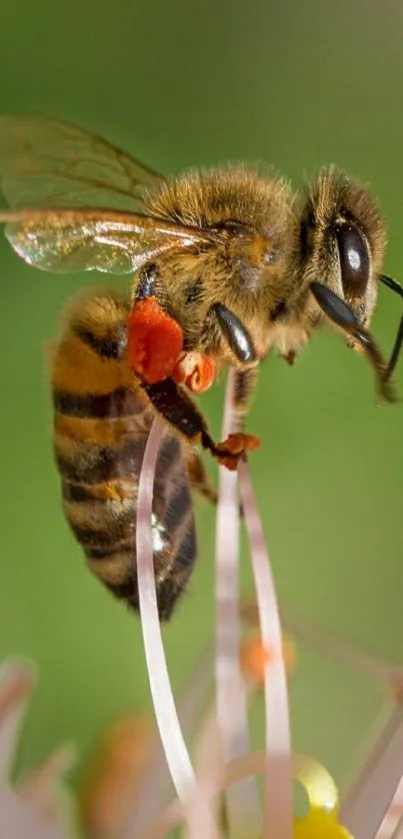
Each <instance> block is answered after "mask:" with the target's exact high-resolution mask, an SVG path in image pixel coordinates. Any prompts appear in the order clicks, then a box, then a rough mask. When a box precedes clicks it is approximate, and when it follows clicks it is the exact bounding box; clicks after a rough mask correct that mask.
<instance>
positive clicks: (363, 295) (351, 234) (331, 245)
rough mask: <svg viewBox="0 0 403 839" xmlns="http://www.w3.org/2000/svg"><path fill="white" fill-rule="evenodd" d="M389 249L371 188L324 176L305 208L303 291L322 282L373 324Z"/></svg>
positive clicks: (333, 174)
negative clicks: (381, 274) (311, 284)
mask: <svg viewBox="0 0 403 839" xmlns="http://www.w3.org/2000/svg"><path fill="white" fill-rule="evenodd" d="M385 246H386V234H385V226H384V222H383V219H382V218H381V216H380V213H379V211H378V208H377V206H376V204H375V201H374V199H373V197H372V195H371V193H370V192H369V190H368V189H367V188H366V187H363V186H361V185H359V184H357V183H356V182H354V181H352V180H350V179H349V178H348V177H347V176H346V175H344V174H342V173H341V172H339V171H337V170H336V169H334V168H330V169H326V170H324V171H322V172H321V173H320V175H319V177H318V178H317V180H316V182H315V183H314V184H313V186H312V188H311V190H310V194H309V196H308V199H307V200H306V203H305V205H304V206H303V209H302V215H301V220H300V226H299V242H298V249H299V254H300V266H301V271H302V281H303V286H304V287H306V286H307V285H309V284H310V283H311V282H318V283H321V284H322V285H324V286H326V287H327V288H329V289H330V290H331V291H332V292H333V293H334V294H336V295H337V296H338V297H340V298H341V299H342V300H344V301H345V303H347V305H348V306H349V307H350V309H351V310H352V311H353V312H354V314H355V316H356V318H357V320H358V321H359V323H360V325H361V326H362V327H364V328H365V327H367V326H369V324H370V321H371V316H372V313H373V310H374V308H375V304H376V299H377V288H378V279H379V275H380V273H381V269H382V262H383V257H384V252H385Z"/></svg>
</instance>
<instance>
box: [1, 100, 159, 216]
mask: <svg viewBox="0 0 403 839" xmlns="http://www.w3.org/2000/svg"><path fill="white" fill-rule="evenodd" d="M160 180H161V176H160V175H158V174H157V173H156V172H153V171H152V170H151V169H148V168H147V167H146V166H143V165H142V164H141V163H139V162H138V161H137V160H134V159H133V158H132V157H130V156H129V155H128V154H126V153H125V152H123V151H121V150H120V149H119V148H116V147H114V146H112V145H110V144H109V143H107V142H106V141H105V140H103V139H102V138H100V137H97V136H95V135H93V134H91V133H89V132H88V131H84V130H83V129H81V128H77V127H76V126H75V125H71V124H70V123H66V122H61V121H59V120H55V119H52V118H51V117H44V116H37V115H29V114H28V115H23V114H21V115H20V114H10V115H3V116H0V189H1V192H2V193H3V195H4V197H5V198H6V200H7V202H8V203H9V204H10V206H11V207H14V208H17V209H18V208H23V207H24V208H25V207H46V206H48V207H49V206H50V207H57V206H59V207H91V206H92V207H104V208H110V209H116V210H128V211H133V212H136V211H141V210H142V209H143V204H142V195H143V193H144V190H145V189H147V188H149V187H152V186H155V185H157V184H158V183H159V181H160Z"/></svg>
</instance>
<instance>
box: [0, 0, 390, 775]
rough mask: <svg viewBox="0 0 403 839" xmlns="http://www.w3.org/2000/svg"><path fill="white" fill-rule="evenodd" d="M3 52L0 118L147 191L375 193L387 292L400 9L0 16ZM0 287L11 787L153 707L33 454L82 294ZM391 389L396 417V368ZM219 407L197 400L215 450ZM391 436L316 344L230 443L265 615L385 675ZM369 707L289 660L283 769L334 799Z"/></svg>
mask: <svg viewBox="0 0 403 839" xmlns="http://www.w3.org/2000/svg"><path fill="white" fill-rule="evenodd" d="M1 32H2V38H1V51H0V109H1V111H39V112H43V113H48V114H53V115H56V116H59V117H61V118H65V119H69V120H72V121H74V122H76V123H78V124H81V125H83V126H85V127H87V128H89V129H91V130H94V131H96V132H98V133H100V134H103V135H104V136H105V137H107V138H109V139H110V140H112V141H114V142H117V143H118V144H120V145H121V146H123V147H126V148H127V149H128V150H130V151H132V152H133V154H134V155H135V156H136V157H139V158H140V159H143V160H145V161H146V162H148V163H149V164H150V165H151V166H153V167H154V168H156V169H159V170H161V171H162V172H164V173H176V172H178V171H180V170H181V169H182V168H184V167H187V166H189V165H210V164H214V163H217V162H219V161H224V160H233V159H240V158H241V159H246V160H250V161H255V160H265V161H268V162H270V163H272V164H273V165H274V166H275V168H276V169H279V170H281V171H282V172H283V173H284V174H285V175H286V176H288V177H290V178H292V180H293V182H294V184H295V187H296V188H298V187H299V186H300V185H301V184H302V183H303V179H304V177H305V176H306V175H309V174H312V172H314V170H315V169H316V168H317V167H319V166H320V165H322V164H323V163H325V162H332V161H334V162H337V163H338V165H339V166H341V167H344V168H345V169H347V171H349V172H350V173H352V174H357V175H359V177H360V178H361V179H363V180H366V181H369V182H370V183H371V184H372V185H373V189H374V191H375V193H376V194H377V195H378V197H379V199H380V202H381V206H382V209H383V212H384V213H385V215H386V217H387V218H388V225H389V232H390V237H389V238H390V246H389V251H388V257H387V265H386V270H387V271H388V272H389V273H390V274H391V275H392V276H395V277H396V279H399V278H400V279H402V278H403V238H402V236H401V206H402V179H403V173H402V140H403V51H402V49H401V44H402V33H403V12H402V7H401V3H400V2H398V0H393V2H392V0H385V2H383V3H371V4H369V3H368V2H366V0H353V2H347V0H341V2H339V3H337V4H335V3H330V2H329V0H328V2H322V0H307V2H305V3H303V4H301V3H298V2H297V0H286V2H283V3H274V2H270V0H265V2H262V0H251V2H250V3H248V4H246V3H243V2H241V0H231V2H229V0H222V2H221V3H216V2H212V0H206V2H204V3H202V2H193V3H192V2H184V0H171V2H170V3H165V4H164V3H159V2H157V0H149V2H147V3H140V2H138V0H137V2H136V1H135V0H116V1H115V2H114V3H109V2H105V0H98V2H97V3H95V2H94V0H87V2H86V3H82V0H70V2H69V3H64V4H63V3H62V4H59V3H54V2H51V0H36V2H35V3H32V2H30V0H2V15H1ZM0 264H1V283H0V306H1V313H2V331H1V348H2V349H1V357H0V368H1V381H2V394H3V399H2V410H1V414H0V424H1V439H2V448H1V451H2V482H1V485H0V494H1V511H2V512H1V565H0V658H1V657H3V656H4V655H6V654H9V653H23V654H25V655H29V656H32V657H33V658H34V659H35V661H36V662H37V663H38V665H39V668H40V673H41V681H40V690H39V693H38V696H37V698H36V701H35V703H34V708H33V711H32V713H31V716H30V720H29V724H28V727H27V731H26V737H25V742H24V746H23V749H22V753H21V758H20V767H21V770H22V769H26V768H29V767H30V766H32V765H33V764H34V763H35V762H36V760H37V759H38V757H40V756H42V755H43V754H45V753H46V752H47V751H49V750H50V748H51V747H52V746H53V745H55V744H56V743H57V742H59V741H60V740H63V739H68V740H74V741H76V742H77V743H78V744H79V747H80V749H81V750H82V753H83V755H84V757H85V756H86V754H87V753H88V749H89V748H90V747H91V745H92V743H93V741H94V738H95V737H96V736H97V734H98V732H99V730H100V728H101V727H102V726H103V725H105V723H106V722H107V721H109V720H110V718H111V717H112V716H113V715H115V714H117V713H118V712H120V711H122V712H123V711H125V710H127V709H128V708H130V707H131V706H132V704H133V703H136V704H137V705H138V706H145V705H146V704H147V703H148V701H149V699H148V683H147V676H146V672H145V668H144V660H143V654H142V646H141V635H140V627H139V623H138V621H137V620H136V618H134V617H132V616H130V615H129V614H127V613H126V611H125V609H124V608H122V607H121V605H120V604H118V603H116V602H114V600H113V599H112V598H111V597H110V596H108V594H107V593H106V592H105V591H104V590H103V588H102V587H101V586H100V585H99V584H98V583H97V582H96V581H95V580H94V579H93V578H92V577H91V575H90V574H89V573H88V572H87V570H86V569H85V565H84V562H83V559H82V556H81V552H80V550H79V548H78V547H77V546H76V544H75V542H74V540H73V538H72V536H71V535H70V533H69V531H68V529H67V525H66V524H65V522H64V519H63V516H62V513H61V510H60V506H59V498H58V496H59V489H58V478H57V474H56V471H55V468H54V465H53V460H52V451H51V445H50V429H51V415H50V409H49V397H48V388H47V381H46V376H45V374H44V360H43V359H44V348H45V345H46V342H47V341H48V340H49V338H51V336H52V335H53V334H55V330H56V324H57V321H58V317H59V312H60V310H61V308H62V307H63V304H64V301H65V300H66V298H68V297H69V296H71V295H72V294H73V293H74V292H75V290H76V289H78V288H80V287H81V286H82V285H83V284H88V283H89V282H91V283H98V282H99V278H97V277H95V276H93V275H92V276H89V277H87V276H82V277H78V278H77V277H74V278H70V277H59V278H54V277H52V276H50V275H45V274H41V273H40V272H35V271H34V270H33V269H30V268H29V267H27V266H25V265H23V264H22V263H21V262H20V261H19V260H18V259H17V257H16V256H15V255H14V254H13V253H12V252H11V250H10V249H9V247H8V246H7V244H6V242H4V241H3V240H1V241H0ZM380 298H381V299H380V304H379V307H378V310H377V313H376V316H375V319H374V331H375V333H376V335H377V336H378V337H379V340H380V342H381V344H382V345H383V346H384V347H385V348H389V347H390V346H391V345H392V342H393V339H394V336H395V330H396V328H397V324H398V320H399V317H400V314H401V311H400V305H399V301H398V300H396V299H392V297H391V296H390V295H388V292H387V291H382V292H381V295H380ZM397 381H398V386H399V390H400V393H401V394H403V366H402V365H401V366H400V369H399V370H398V373H397ZM222 395H223V394H222V388H221V387H217V388H216V389H215V390H214V392H211V393H209V394H207V395H206V396H205V397H204V398H203V405H204V406H205V409H206V412H207V414H208V416H209V418H210V420H211V425H212V428H213V430H214V432H215V433H216V434H219V427H220V416H221V406H222ZM402 419H403V414H402V407H401V406H400V405H398V406H397V407H394V408H392V409H381V408H376V407H375V394H374V384H373V380H372V374H371V371H370V370H369V369H368V368H367V366H366V365H365V363H364V362H363V361H362V360H361V359H360V358H358V357H356V356H355V355H354V354H352V353H351V352H350V353H349V352H347V351H346V349H345V347H344V345H343V342H342V341H340V339H339V338H338V336H336V335H334V334H332V333H331V332H330V331H329V332H326V331H324V332H323V333H322V334H321V335H319V336H317V337H315V339H314V340H313V341H312V343H311V345H310V346H309V348H308V349H307V350H306V351H305V353H304V354H303V356H302V357H301V359H300V360H299V361H298V364H297V365H296V366H295V367H294V368H293V369H291V370H290V369H288V368H287V367H286V365H284V364H283V363H281V362H279V361H278V360H277V359H276V358H275V357H272V358H271V359H270V360H269V361H268V362H267V363H266V364H265V366H264V369H263V370H262V374H261V380H260V384H259V389H258V393H257V396H256V399H255V402H254V406H253V410H252V413H251V417H250V422H249V428H250V429H251V431H253V432H254V433H256V434H258V435H260V436H261V437H262V440H263V449H262V453H261V454H260V453H259V455H258V456H255V457H253V458H251V470H252V473H253V479H254V484H255V490H256V493H257V497H258V499H259V501H260V506H261V511H262V515H263V519H264V525H265V530H266V534H267V537H268V539H269V542H270V547H271V553H272V559H273V564H274V569H275V574H276V579H277V586H278V591H279V594H280V597H281V599H282V601H283V602H285V603H286V604H287V605H288V606H289V607H290V608H294V609H296V610H297V611H298V612H300V613H306V614H308V615H309V616H310V617H311V618H314V619H316V620H318V621H321V622H323V623H326V625H328V626H329V627H331V628H333V629H334V630H335V631H342V632H343V634H344V635H347V636H349V637H351V638H352V639H355V640H356V641H359V642H360V643H362V644H365V645H367V646H368V647H369V649H371V650H372V651H373V652H375V653H376V654H377V655H379V656H380V657H383V658H385V659H387V658H390V659H392V660H395V661H399V657H400V655H401V644H400V638H401V634H402V628H403V624H402V609H401V593H402V589H403V563H402V559H403V515H402V513H401V511H400V504H401V503H402V497H403V442H402ZM198 520H199V525H200V560H199V563H198V566H197V569H196V571H195V574H194V577H193V579H192V582H191V585H190V589H189V593H188V595H187V596H186V597H185V598H184V601H183V603H182V604H181V606H180V608H179V609H178V614H177V616H176V617H175V619H174V620H173V622H172V625H170V626H169V627H168V628H167V629H166V630H165V638H166V643H167V652H168V658H169V661H170V664H171V667H172V673H173V678H174V683H175V684H176V685H177V684H178V683H179V682H180V681H181V679H182V678H183V677H184V675H185V673H186V671H187V669H188V668H189V666H190V663H191V661H192V659H193V658H194V656H195V653H196V650H198V649H200V647H201V646H202V645H203V643H204V641H205V639H206V638H207V637H208V636H210V635H211V633H212V621H213V614H214V608H213V552H214V515H213V512H212V511H211V510H209V509H207V508H206V507H205V506H204V505H201V506H200V508H199V510H198ZM244 565H245V568H244V576H243V583H244V587H245V591H249V590H250V587H251V578H250V573H249V571H248V569H247V568H246V563H244ZM189 627H191V632H189ZM400 660H401V659H400ZM379 701H380V699H379V696H378V695H377V692H376V691H373V690H372V689H371V686H368V685H367V683H366V682H365V683H363V680H362V679H360V678H358V676H357V677H356V675H355V674H351V673H350V672H344V669H343V668H341V667H335V666H334V665H333V663H332V662H329V661H324V659H323V657H320V656H318V655H317V654H316V653H314V652H307V654H306V656H302V657H301V664H300V667H298V666H297V674H296V676H295V679H294V682H293V700H292V705H293V727H294V738H295V744H296V747H298V748H304V749H306V750H308V751H310V752H311V753H312V754H314V755H315V756H316V757H317V758H318V759H319V760H322V761H323V762H324V763H325V765H327V766H328V768H329V770H330V771H332V772H335V773H336V776H339V777H340V776H341V774H343V772H344V770H345V769H346V767H347V765H348V764H349V762H350V761H351V758H352V754H353V751H354V749H355V748H356V747H357V746H358V745H359V743H360V741H361V740H362V737H363V736H364V734H365V732H366V730H367V728H368V725H369V723H370V720H371V719H372V718H373V716H374V714H375V712H376V710H377V708H378V706H379Z"/></svg>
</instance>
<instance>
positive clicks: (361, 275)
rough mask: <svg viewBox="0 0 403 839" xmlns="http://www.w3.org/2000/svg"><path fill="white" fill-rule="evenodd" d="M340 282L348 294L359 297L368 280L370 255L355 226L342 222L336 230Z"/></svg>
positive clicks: (362, 237)
mask: <svg viewBox="0 0 403 839" xmlns="http://www.w3.org/2000/svg"><path fill="white" fill-rule="evenodd" d="M336 236H337V244H338V247H339V255H340V269H341V282H342V285H343V290H344V293H345V294H346V295H348V296H357V297H361V296H362V295H363V294H364V293H365V289H366V287H367V285H368V281H369V272H370V255H369V250H368V245H367V242H366V239H365V238H364V236H363V235H362V234H361V233H360V231H359V230H357V229H356V228H355V227H352V226H351V225H349V224H342V225H340V227H338V228H337V231H336Z"/></svg>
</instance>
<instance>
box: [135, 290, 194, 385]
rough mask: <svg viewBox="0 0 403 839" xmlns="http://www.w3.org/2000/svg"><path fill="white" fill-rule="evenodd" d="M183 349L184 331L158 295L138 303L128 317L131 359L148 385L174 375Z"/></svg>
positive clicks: (136, 370) (137, 372)
mask: <svg viewBox="0 0 403 839" xmlns="http://www.w3.org/2000/svg"><path fill="white" fill-rule="evenodd" d="M182 349H183V333H182V330H181V328H180V326H179V324H178V323H177V322H176V320H174V319H173V318H171V317H169V315H167V314H166V313H165V312H164V310H163V309H162V307H161V306H160V304H159V302H158V300H157V298H156V297H147V298H146V299H145V300H139V301H137V303H135V305H134V307H133V309H132V311H131V312H130V315H129V317H128V320H127V362H128V365H129V368H130V370H131V371H132V372H133V373H135V374H136V375H137V376H139V378H140V379H142V380H143V381H144V382H147V384H155V383H156V382H161V381H162V380H163V379H166V378H168V377H169V376H171V375H172V372H173V370H174V368H175V365H176V363H177V360H178V358H179V356H180V354H181V352H182Z"/></svg>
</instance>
